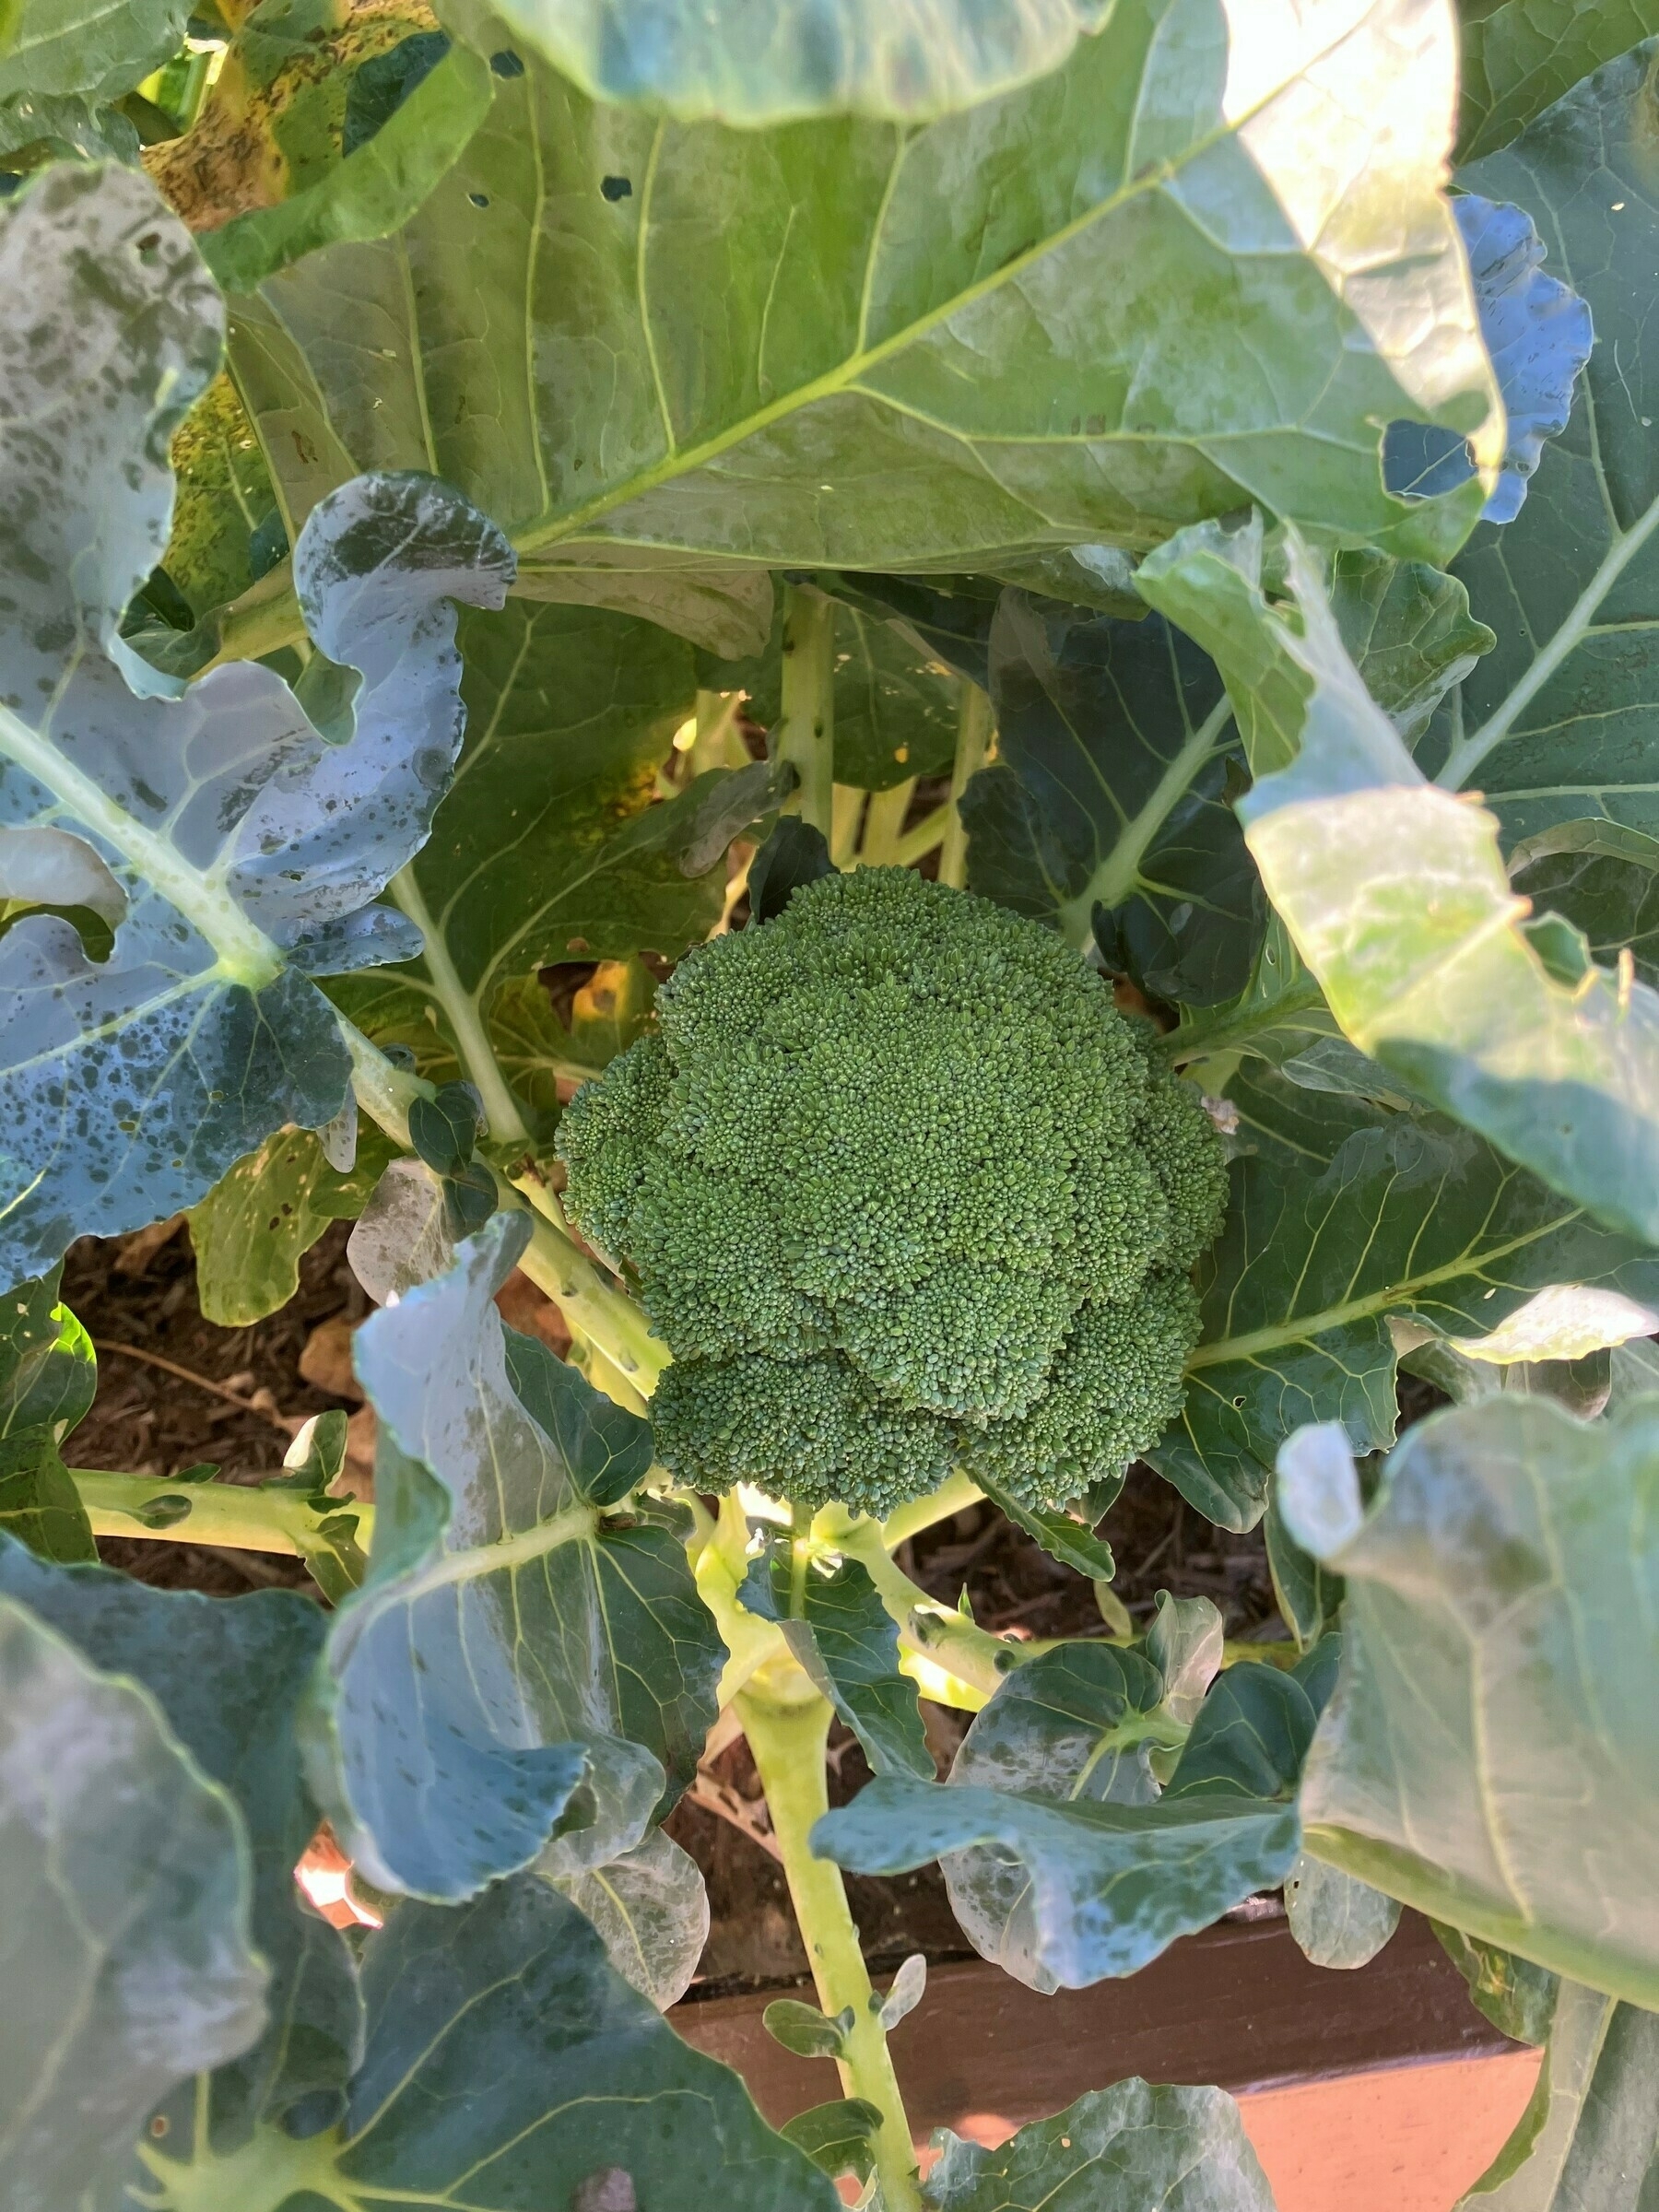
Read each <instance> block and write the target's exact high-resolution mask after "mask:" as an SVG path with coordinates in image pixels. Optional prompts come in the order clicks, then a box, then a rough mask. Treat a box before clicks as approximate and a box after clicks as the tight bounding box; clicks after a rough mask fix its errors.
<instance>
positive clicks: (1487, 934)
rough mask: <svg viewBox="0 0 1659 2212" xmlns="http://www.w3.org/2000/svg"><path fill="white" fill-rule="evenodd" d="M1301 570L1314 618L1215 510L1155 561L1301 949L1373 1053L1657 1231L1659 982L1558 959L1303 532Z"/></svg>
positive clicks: (1145, 571) (1554, 1176)
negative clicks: (1337, 613)
mask: <svg viewBox="0 0 1659 2212" xmlns="http://www.w3.org/2000/svg"><path fill="white" fill-rule="evenodd" d="M1532 504H1533V502H1532V501H1530V500H1529V501H1528V504H1527V507H1526V509H1525V510H1524V512H1526V513H1530V512H1532ZM1654 512H1655V513H1656V514H1659V508H1655V511H1654ZM1289 575H1290V582H1291V586H1292V589H1293V591H1294V593H1295V597H1296V614H1297V616H1299V617H1300V634H1299V631H1298V629H1297V627H1296V624H1295V620H1294V619H1293V618H1292V617H1291V615H1289V614H1288V613H1287V612H1286V611H1285V610H1282V609H1278V608H1275V607H1273V606H1269V603H1268V601H1267V600H1266V598H1265V595H1264V593H1263V591H1262V588H1261V582H1260V540H1259V537H1258V535H1257V534H1256V532H1255V531H1254V530H1253V528H1251V529H1245V530H1243V531H1241V532H1239V533H1237V534H1236V535H1233V536H1230V537H1229V536H1227V535H1225V534H1223V533H1222V532H1220V531H1218V530H1217V529H1215V528H1214V527H1213V526H1211V525H1208V524H1205V525H1203V526H1201V527H1200V528H1199V529H1197V530H1195V531H1194V532H1192V533H1190V534H1188V535H1187V536H1186V537H1185V538H1183V539H1182V540H1180V541H1177V542H1176V543H1175V544H1174V545H1173V546H1171V547H1165V548H1162V549H1160V551H1159V552H1158V553H1156V554H1154V555H1153V556H1151V558H1150V559H1148V560H1147V562H1146V563H1145V565H1144V566H1143V568H1142V570H1141V577H1142V580H1143V589H1145V590H1146V591H1147V596H1148V597H1149V598H1152V599H1155V600H1156V601H1157V602H1158V604H1159V606H1161V607H1162V608H1163V609H1164V611H1166V612H1167V613H1169V614H1170V615H1171V618H1173V619H1178V620H1179V621H1180V622H1181V623H1182V627H1183V628H1185V629H1188V630H1189V631H1191V632H1193V633H1194V634H1195V635H1197V636H1198V637H1199V638H1200V640H1201V641H1203V642H1204V643H1205V644H1206V645H1207V646H1208V647H1209V648H1210V650H1211V651H1212V652H1214V653H1215V654H1216V655H1217V658H1218V662H1219V664H1220V665H1221V668H1222V671H1223V674H1224V675H1225V676H1226V677H1227V680H1228V685H1229V689H1230V693H1231V696H1232V699H1233V703H1234V707H1235V710H1236V711H1237V712H1238V713H1239V716H1240V720H1241V724H1244V726H1245V729H1246V742H1247V745H1248V746H1249V748H1250V751H1251V755H1252V765H1253V768H1254V769H1255V771H1256V775H1257V780H1256V782H1255V784H1254V786H1253V789H1252V790H1251V791H1250V793H1249V794H1248V795H1247V796H1246V797H1245V798H1244V799H1242V800H1241V802H1240V808H1239V811H1240V814H1241V818H1243V820H1244V824H1245V835H1246V838H1247V841H1248V842H1249V845H1250V849H1251V851H1252V853H1253V854H1254V856H1255V860H1256V864H1257V865H1258V866H1259V867H1260V869H1261V871H1262V878H1263V881H1264V882H1265V885H1266V887H1267V893H1268V897H1269V898H1270V899H1271V900H1272V901H1273V904H1274V906H1275V908H1276V909H1277V912H1278V913H1279V914H1280V915H1281V916H1282V917H1283V919H1284V922H1285V924H1286V926H1287V928H1288V931H1289V933H1290V935H1291V936H1292V938H1293V939H1294V941H1295V944H1296V947H1297V950H1298V952H1299V954H1300V957H1301V959H1303V960H1304V961H1305V962H1306V964H1307V966H1308V968H1309V970H1310V971H1312V974H1313V976H1314V978H1315V979H1316V980H1317V982H1319V984H1320V986H1321V988H1322V990H1323V991H1324V997H1325V1000H1326V1003H1327V1004H1328V1006H1330V1009H1331V1011H1332V1013H1333V1014H1334V1015H1335V1018H1336V1019H1337V1021H1338V1022H1339V1023H1340V1024H1341V1027H1342V1030H1343V1032H1344V1034H1345V1035H1346V1036H1347V1038H1348V1039H1349V1041H1351V1042H1352V1043H1354V1044H1356V1045H1357V1046H1359V1049H1360V1051H1361V1052H1363V1053H1367V1054H1369V1055H1370V1056H1371V1058H1372V1059H1375V1060H1379V1061H1381V1062H1382V1065H1383V1066H1384V1067H1385V1068H1388V1069H1392V1070H1394V1071H1395V1072H1396V1073H1397V1074H1399V1075H1400V1076H1401V1077H1403V1078H1404V1079H1405V1081H1406V1083H1407V1084H1409V1085H1410V1086H1411V1087H1412V1088H1415V1089H1417V1090H1418V1091H1420V1092H1422V1093H1424V1094H1425V1095H1426V1096H1428V1097H1429V1098H1430V1099H1432V1100H1434V1101H1435V1103H1436V1104H1438V1105H1441V1106H1442V1107H1444V1108H1445V1109H1446V1110H1447V1111H1448V1112H1452V1113H1454V1114H1455V1115H1456V1116H1457V1118H1458V1119H1459V1120H1460V1121H1462V1122H1465V1123H1466V1124H1469V1125H1470V1126H1471V1127H1473V1128H1475V1129H1477V1130H1479V1131H1480V1132H1481V1134H1482V1135H1485V1136H1487V1137H1489V1138H1490V1139H1491V1140H1492V1141H1493V1142H1494V1143H1495V1144H1497V1145H1499V1146H1500V1147H1502V1149H1503V1150H1504V1151H1506V1152H1508V1153H1509V1154H1510V1155H1511V1156H1512V1158H1513V1159H1518V1160H1519V1161H1521V1162H1522V1163H1523V1164H1524V1166H1526V1167H1528V1168H1530V1169H1531V1170H1532V1171H1534V1172H1535V1174H1537V1175H1539V1176H1540V1177H1542V1178H1543V1180H1544V1181H1545V1182H1548V1183H1550V1184H1551V1185H1552V1186H1553V1187H1554V1188H1556V1189H1558V1190H1560V1191H1563V1192H1566V1193H1567V1194H1570V1195H1571V1196H1572V1197H1573V1198H1574V1199H1576V1200H1578V1201H1579V1202H1581V1203H1583V1205H1586V1206H1589V1207H1591V1208H1592V1209H1593V1210H1594V1212H1595V1213H1597V1214H1598V1215H1599V1216H1600V1217H1601V1218H1603V1219H1604V1220H1606V1221H1608V1222H1610V1223H1612V1224H1613V1225H1615V1226H1616V1227H1618V1228H1620V1229H1623V1230H1626V1231H1628V1232H1629V1233H1630V1234H1631V1235H1634V1236H1638V1237H1642V1238H1644V1239H1645V1240H1646V1241H1649V1242H1650V1243H1651V1242H1653V1241H1659V1114H1656V1112H1655V1100H1659V994H1654V993H1653V992H1652V991H1650V990H1648V989H1647V988H1646V986H1645V985H1642V984H1636V985H1634V986H1629V987H1628V979H1626V980H1624V981H1618V982H1616V981H1615V979H1614V978H1613V977H1611V976H1609V975H1607V974H1606V972H1605V971H1602V970H1599V969H1593V970H1592V971H1591V972H1590V973H1589V974H1588V975H1587V976H1586V977H1585V978H1584V979H1583V982H1582V983H1580V984H1577V985H1571V984H1565V983H1562V982H1559V981H1557V980H1556V978H1555V977H1553V976H1552V975H1551V974H1550V973H1549V971H1547V968H1546V967H1545V965H1544V963H1543V962H1542V960H1541V959H1539V957H1538V954H1537V952H1536V950H1535V948H1534V947H1533V946H1532V945H1531V944H1530V943H1529V941H1528V938H1527V936H1526V934H1525V932H1524V930H1523V929H1522V927H1521V926H1520V922H1521V915H1522V910H1521V909H1520V907H1519V906H1518V903H1517V901H1516V900H1515V899H1514V897H1513V894H1512V891H1511V889H1510V886H1509V880H1508V877H1507V875H1506V874H1505V871H1504V867H1503V863H1502V860H1501V858H1500V853H1499V848H1498V840H1497V834H1496V827H1497V826H1496V824H1495V822H1494V821H1493V818H1492V817H1491V816H1490V815H1488V814H1487V813H1485V812H1484V811H1483V810H1482V809H1480V808H1478V807H1476V806H1469V805H1467V804H1465V803H1464V802H1462V801H1460V800H1459V799H1457V798H1455V797H1453V795H1452V794H1451V793H1450V792H1448V791H1444V790H1441V789H1438V788H1436V787H1435V786H1434V785H1431V784H1430V783H1428V782H1425V781H1424V779H1423V777H1422V774H1421V771H1419V770H1418V767H1417V766H1416V764H1415V763H1414V761H1413V760H1412V759H1411V757H1410V755H1409V754H1408V753H1407V752H1406V747H1405V746H1404V745H1403V744H1402V743H1401V741H1400V738H1399V736H1398V735H1397V734H1396V733H1395V731H1394V728H1393V727H1392V725H1391V724H1389V722H1388V721H1387V719H1386V718H1385V716H1384V715H1383V714H1382V712H1381V710H1380V709H1379V708H1378V707H1377V706H1376V705H1375V704H1374V702H1373V701H1372V700H1371V698H1370V697H1369V696H1368V694H1367V693H1366V690H1365V688H1364V686H1363V685H1362V683H1361V682H1360V680H1359V677H1358V675H1357V673H1356V671H1355V669H1354V665H1353V663H1352V662H1351V661H1350V660H1349V658H1348V656H1347V653H1346V651H1345V650H1344V648H1343V644H1342V641H1341V639H1340V637H1339V636H1338V635H1337V632H1336V628H1335V623H1334V621H1333V620H1332V618H1331V614H1330V610H1329V608H1328V606H1326V605H1325V602H1324V595H1323V593H1322V591H1321V588H1320V584H1319V581H1318V578H1317V576H1316V574H1315V573H1314V571H1313V567H1312V563H1311V561H1310V560H1309V559H1307V557H1306V555H1305V553H1304V552H1303V551H1302V550H1301V548H1300V547H1299V546H1296V545H1292V547H1290V553H1289ZM1425 877H1431V878H1432V879H1433V880H1434V882H1435V884H1436V886H1437V892H1436V897H1435V898H1434V899H1433V900H1428V901H1426V900H1424V898H1423V895H1422V887H1423V882H1424V879H1425ZM1540 1086H1544V1087H1546V1090H1547V1096H1548V1099H1549V1101H1550V1103H1549V1107H1548V1111H1547V1112H1539V1110H1538V1105H1539V1098H1540V1095H1541V1094H1540V1089H1539V1087H1540Z"/></svg>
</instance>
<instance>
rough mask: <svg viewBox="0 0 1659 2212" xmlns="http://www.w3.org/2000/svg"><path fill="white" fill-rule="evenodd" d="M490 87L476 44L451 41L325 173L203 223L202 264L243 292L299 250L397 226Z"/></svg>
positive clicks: (448, 164) (454, 148) (484, 111)
mask: <svg viewBox="0 0 1659 2212" xmlns="http://www.w3.org/2000/svg"><path fill="white" fill-rule="evenodd" d="M494 88H495V79H494V77H493V76H491V74H490V69H489V65H488V62H487V61H486V60H485V59H484V57H483V55H482V54H477V53H473V52H472V50H471V48H470V47H466V46H454V47H452V48H451V50H450V52H449V53H447V54H445V56H444V57H443V59H442V60H441V62H440V63H439V64H438V65H437V67H436V68H435V69H433V70H432V71H431V72H430V73H429V75H428V76H425V77H423V78H422V79H421V81H420V82H419V83H418V85H417V86H416V87H415V88H414V89H413V90H412V91H411V92H410V93H409V95H408V97H407V98H406V100H403V101H402V102H401V103H400V104H399V105H398V106H397V107H396V108H395V109H394V111H393V112H392V113H391V114H390V115H389V116H388V117H387V119H386V121H385V122H384V123H383V124H382V125H381V127H380V128H379V129H378V130H377V131H375V132H374V133H373V135H371V136H370V137H368V138H366V139H365V140H364V141H363V143H362V144H360V145H359V146H357V147H354V148H351V149H348V150H347V152H346V153H345V154H344V157H343V159H341V160H340V162H339V164H338V166H337V167H336V168H335V169H334V170H332V171H330V172H329V173H328V174H326V175H324V177H321V178H319V179H318V181H317V182H315V183H313V184H309V185H306V186H304V187H303V188H302V189H301V190H300V191H298V192H296V193H294V194H291V196H290V197H288V198H287V199H284V200H279V201H277V205H276V206H274V207H257V208H253V209H251V210H250V211H249V212H248V213H247V214H245V215H236V216H232V218H230V220H229V222H228V223H225V224H224V225H222V226H221V227H220V228H219V229H217V230H209V231H207V232H206V234H205V235H204V237H203V240H202V254H203V258H204V259H205V260H206V264H207V266H208V267H209V268H210V269H211V270H212V271H213V274H214V276H215V277H217V278H218V281H219V283H220V284H221V285H222V286H223V287H224V288H225V290H226V291H228V292H251V291H253V290H255V289H256V288H258V287H259V286H260V285H262V284H263V283H264V282H265V279H266V277H272V276H274V275H275V274H276V272H277V270H278V269H282V268H286V267H287V266H288V263H289V262H291V261H298V260H299V259H300V256H301V254H305V253H315V252H317V250H318V249H319V248H320V247H323V246H330V245H335V244H338V243H340V242H342V241H354V242H355V241H362V240H365V239H377V238H384V237H386V236H387V235H388V234H389V233H390V232H391V231H394V230H397V229H401V228H402V227H403V225H404V224H405V223H406V222H407V220H408V219H409V218H410V216H412V215H413V214H414V213H415V211H416V209H417V208H418V206H420V204H421V202H422V201H423V200H424V199H425V198H426V196H427V194H428V193H429V192H430V191H431V189H432V187H433V185H434V184H436V183H437V182H438V180H439V178H440V177H441V176H442V175H444V173H445V172H446V171H448V170H450V169H451V168H453V165H454V163H455V161H456V160H457V159H458V158H459V156H460V154H461V152H462V149H463V148H464V147H465V145H466V142H467V140H468V139H469V138H470V137H471V136H472V135H473V133H474V132H475V131H476V130H477V127H478V125H479V124H481V123H482V122H483V120H484V118H485V116H486V115H488V112H489V102H490V97H491V94H492V92H493V90H494Z"/></svg>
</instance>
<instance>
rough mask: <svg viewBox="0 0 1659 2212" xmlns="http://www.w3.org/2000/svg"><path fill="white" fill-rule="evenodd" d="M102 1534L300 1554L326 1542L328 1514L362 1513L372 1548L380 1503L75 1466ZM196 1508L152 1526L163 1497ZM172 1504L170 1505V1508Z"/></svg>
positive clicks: (361, 1534)
mask: <svg viewBox="0 0 1659 2212" xmlns="http://www.w3.org/2000/svg"><path fill="white" fill-rule="evenodd" d="M69 1479H70V1480H71V1481H72V1482H73V1483H74V1485H75V1487H76V1490H77V1491H78V1492H79V1494H80V1501H81V1504H82V1505H83V1506H84V1507H85V1508H86V1512H87V1518H88V1521H90V1522H91V1524H92V1533H93V1535H95V1536H136V1537H139V1538H144V1537H152V1538H155V1539H157V1540H159V1541H161V1542H165V1543H171V1544H218V1545H219V1546H221V1547H223V1548H224V1549H226V1550H228V1551H283V1552H288V1553H290V1554H292V1555H293V1556H295V1557H296V1558H299V1559H306V1558H308V1557H309V1556H310V1555H311V1553H312V1552H313V1551H315V1550H317V1549H318V1548H319V1547H323V1546H324V1545H325V1544H326V1542H327V1539H326V1538H325V1537H324V1536H322V1535H319V1533H318V1532H319V1530H320V1528H321V1526H322V1524H323V1523H324V1521H329V1520H333V1519H334V1518H335V1516H337V1515H339V1514H342V1513H352V1514H355V1515H356V1517H357V1524H358V1525H357V1541H358V1545H359V1549H361V1550H363V1551H365V1552H366V1551H367V1550H368V1549H369V1547H370V1545H371V1542H372V1540H373V1535H374V1508H373V1506H371V1505H361V1504H359V1502H358V1500H356V1499H355V1498H341V1499H339V1500H333V1499H331V1500H329V1502H328V1503H327V1504H326V1505H325V1506H323V1507H321V1508H319V1507H317V1506H315V1505H313V1504H312V1503H311V1501H310V1500H308V1499H307V1498H306V1497H305V1496H304V1495H303V1494H302V1493H301V1492H300V1491H298V1490H278V1489H262V1488H255V1487H254V1486H253V1485H252V1484H244V1483H234V1482H180V1481H178V1480H177V1479H176V1478H175V1479H174V1480H173V1481H171V1482H169V1481H167V1480H166V1479H165V1478H163V1477H153V1476H147V1475H110V1474H106V1473H105V1472H104V1471H103V1469H102V1468H100V1467H71V1468H70V1469H69ZM161 1499H167V1500H171V1501H174V1503H175V1504H177V1503H183V1504H185V1505H187V1506H188V1507H189V1511H188V1512H186V1513H182V1514H181V1515H179V1517H178V1518H177V1519H176V1520H175V1519H171V1518H168V1519H166V1520H164V1521H163V1522H162V1523H161V1524H160V1525H158V1526H154V1527H152V1526H149V1525H147V1522H146V1518H145V1516H146V1515H151V1514H154V1513H155V1512H156V1507H157V1502H158V1500H161ZM165 1510H166V1509H165V1508H164V1509H163V1512H165Z"/></svg>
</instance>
